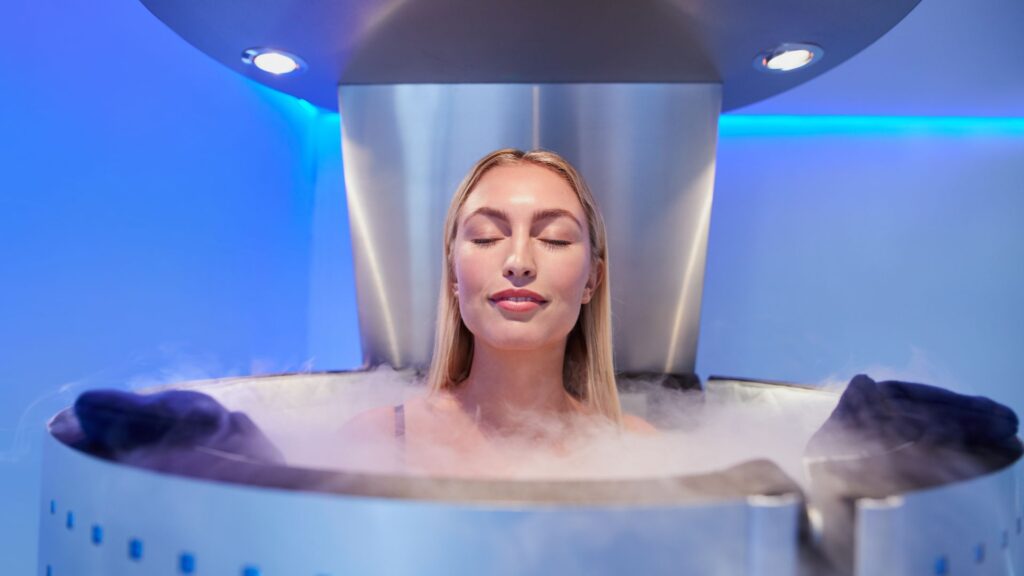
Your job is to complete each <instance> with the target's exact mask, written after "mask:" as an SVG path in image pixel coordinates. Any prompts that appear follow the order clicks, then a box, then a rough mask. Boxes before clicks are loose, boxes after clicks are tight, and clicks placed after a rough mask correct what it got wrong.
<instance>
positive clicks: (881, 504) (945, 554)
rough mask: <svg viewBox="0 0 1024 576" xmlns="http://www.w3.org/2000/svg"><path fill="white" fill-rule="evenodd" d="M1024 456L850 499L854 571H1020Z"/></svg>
mask: <svg viewBox="0 0 1024 576" xmlns="http://www.w3.org/2000/svg"><path fill="white" fill-rule="evenodd" d="M1022 497H1024V462H1022V461H1018V462H1017V463H1016V464H1014V465H1012V466H1009V467H1007V468H1005V469H1003V470H1001V471H999V472H994V473H991V474H987V475H985V476H982V477H979V478H974V479H972V480H967V481H964V482H958V483H955V484H950V485H947V486H941V487H939V488H933V489H930V490H921V491H918V492H911V493H908V494H904V495H901V496H897V497H891V498H886V499H881V500H868V499H862V500H859V501H858V502H857V512H856V514H857V516H856V527H855V530H856V555H855V559H854V568H855V574H856V576H874V575H876V574H891V575H892V576H910V575H912V574H936V575H940V576H941V575H944V574H977V575H993V576H995V575H1004V574H1005V575H1012V574H1022V573H1024V527H1022V522H1024V502H1022Z"/></svg>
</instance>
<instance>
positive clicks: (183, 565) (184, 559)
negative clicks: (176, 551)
mask: <svg viewBox="0 0 1024 576" xmlns="http://www.w3.org/2000/svg"><path fill="white" fill-rule="evenodd" d="M178 571H180V572H181V573H182V574H193V573H195V571H196V557H195V556H193V555H191V554H189V553H188V552H182V554H181V556H180V557H179V558H178Z"/></svg>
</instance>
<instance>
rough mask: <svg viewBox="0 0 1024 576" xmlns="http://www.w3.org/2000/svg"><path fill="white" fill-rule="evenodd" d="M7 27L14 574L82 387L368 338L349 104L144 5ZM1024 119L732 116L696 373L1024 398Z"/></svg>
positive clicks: (9, 490) (7, 439)
mask: <svg viewBox="0 0 1024 576" xmlns="http://www.w3.org/2000/svg"><path fill="white" fill-rule="evenodd" d="M926 3H927V0H926ZM933 4H934V3H933ZM922 6H924V4H923V5H922ZM916 13H917V12H915V14H916ZM913 16H914V15H913V14H912V17H913ZM0 33H2V35H3V37H4V38H5V40H6V42H5V44H6V45H7V46H15V47H17V52H16V57H15V58H10V59H7V61H6V63H5V66H6V68H5V71H4V74H2V75H0V129H2V132H0V134H2V135H0V137H2V141H0V142H2V149H0V152H2V154H0V262H2V264H3V266H2V268H0V511H2V513H0V574H24V573H31V572H32V571H33V569H34V562H35V551H34V546H35V539H36V506H37V502H36V501H37V499H38V493H37V489H36V485H37V483H38V474H39V469H38V466H39V451H38V444H39V442H38V440H39V437H40V435H41V428H42V425H43V423H44V422H45V420H46V418H47V417H48V416H50V415H52V414H53V412H55V411H56V410H57V409H59V408H60V407H62V406H65V405H67V404H68V403H69V402H71V401H72V400H73V398H74V396H75V395H76V394H77V393H78V392H80V391H81V390H83V389H85V388H89V387H97V386H122V387H123V386H133V385H139V384H142V383H147V382H152V381H154V380H157V381H162V380H174V379H178V378H194V377H203V376H223V375H229V374H251V373H265V372H277V371H294V370H303V369H306V368H314V369H324V368H348V367H353V366H356V365H358V364H359V361H360V352H359V345H358V340H357V334H356V315H355V314H356V312H355V300H354V296H353V285H352V278H351V257H350V253H349V246H348V232H347V223H346V215H345V211H344V203H343V193H342V190H341V188H340V182H341V178H340V156H339V149H338V146H339V143H338V141H339V134H338V118H337V115H334V114H326V113H321V112H318V111H317V110H315V109H313V108H311V107H309V106H308V105H305V104H304V103H302V102H299V101H297V100H295V99H293V98H290V97H287V96H283V95H281V94H278V93H275V92H272V91H269V90H267V89H264V88H262V87H260V86H259V85H257V84H254V83H252V82H250V81H248V80H245V79H243V78H241V77H239V76H237V75H235V74H233V73H231V72H229V71H227V70H226V69H223V68H222V67H220V66H219V65H218V64H216V63H214V62H212V61H211V60H209V59H208V58H207V57H205V56H204V55H202V54H201V53H199V52H198V51H196V50H194V49H193V48H191V47H190V46H188V45H187V44H185V43H184V42H182V41H180V40H179V39H178V38H177V37H176V36H174V35H173V33H171V32H170V31H169V30H167V29H166V28H165V27H164V26H163V25H162V24H161V23H159V22H158V21H157V20H156V19H155V18H153V17H152V16H151V15H150V14H149V13H148V12H146V11H145V9H144V8H143V7H142V6H141V4H139V3H138V2H130V1H129V2H118V3H106V4H103V5H102V6H101V7H97V5H96V4H95V3H87V2H84V1H81V0H64V1H61V2H57V1H56V0H31V1H30V0H10V1H8V2H7V3H5V14H4V18H0ZM883 40H884V39H883ZM73 48H88V50H82V51H80V52H76V51H74V50H72V49H73ZM855 60H856V59H855ZM854 62H855V61H851V62H850V64H854ZM842 68H843V67H842V66H841V67H840V68H838V69H837V70H836V71H834V72H835V73H838V72H839V71H840V70H841V69H842ZM830 74H833V73H830ZM827 76H828V75H826V76H825V77H822V80H825V79H826V77H827ZM1021 122H1022V121H1021V120H995V121H990V122H982V121H978V120H969V121H966V124H964V123H962V122H960V123H957V122H952V123H951V122H948V121H945V120H939V119H935V118H931V119H926V120H924V121H921V120H909V119H881V118H869V119H867V120H865V121H863V122H855V121H850V120H842V119H839V120H836V119H829V118H824V119H822V118H818V119H806V118H804V119H791V118H785V117H782V118H780V117H771V118H753V119H750V118H743V117H736V116H733V117H726V118H724V119H723V124H722V135H721V139H720V144H719V162H718V174H717V183H716V192H715V203H714V209H713V212H712V224H711V238H710V243H709V246H710V248H709V258H708V269H707V277H706V283H705V296H704V306H703V310H702V327H701V343H700V350H699V356H698V371H699V372H700V374H701V375H702V376H707V375H709V374H725V375H733V376H748V377H756V378H766V379H782V380H792V381H799V382H824V381H845V380H846V379H847V378H848V377H849V376H851V375H852V374H854V373H856V372H859V371H865V370H866V371H869V372H870V373H872V374H875V375H880V376H896V377H903V378H911V379H919V380H924V381H929V382H933V383H936V384H941V385H945V386H949V387H951V388H954V389H957V390H961V391H965V392H970V393H978V394H986V395H990V396H992V397H994V398H996V399H998V400H1001V401H1004V402H1006V403H1008V404H1010V405H1011V406H1013V407H1014V408H1015V409H1017V410H1018V412H1020V411H1022V410H1024V392H1022V391H1021V390H1022V389H1021V387H1020V386H1018V385H1017V384H1016V378H1017V370H1016V368H1017V360H1016V358H1017V357H1019V356H1020V354H1021V352H1022V351H1024V334H1022V329H1021V326H1024V304H1022V303H1021V301H1020V297H1019V295H1020V294H1022V293H1024V231H1022V230H1024V227H1022V226H1021V225H1020V223H1021V222H1022V221H1024V190H1022V184H1021V183H1024V162H1022V160H1024V129H1022V128H1021Z"/></svg>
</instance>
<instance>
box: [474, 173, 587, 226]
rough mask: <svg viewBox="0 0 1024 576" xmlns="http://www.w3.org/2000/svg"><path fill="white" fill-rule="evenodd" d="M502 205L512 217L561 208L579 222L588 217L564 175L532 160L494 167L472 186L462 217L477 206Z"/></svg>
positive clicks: (495, 206) (502, 208)
mask: <svg viewBox="0 0 1024 576" xmlns="http://www.w3.org/2000/svg"><path fill="white" fill-rule="evenodd" d="M483 206H487V207H491V208H499V209H501V210H504V211H506V212H508V213H509V214H510V215H511V216H512V217H516V216H517V215H519V216H522V215H524V214H525V215H527V217H529V214H532V213H533V212H534V211H536V210H547V209H552V208H561V209H563V210H568V211H569V212H571V213H572V214H574V215H575V216H576V218H577V219H578V220H579V221H580V222H584V221H585V216H584V214H583V206H582V205H581V204H580V201H579V198H578V197H577V196H576V193H575V192H574V191H573V189H572V187H571V186H570V185H569V183H568V182H566V181H565V179H564V178H562V176H561V175H559V174H558V173H556V172H554V171H553V170H550V169H548V168H544V167H541V166H536V165H533V164H517V165H512V166H497V167H495V168H491V169H490V170H488V171H487V173H486V174H484V175H483V177H482V178H480V180H479V181H478V182H477V183H476V186H474V187H473V190H472V191H471V192H470V193H469V196H468V197H467V198H466V201H465V203H464V204H463V205H462V209H461V210H460V220H461V219H462V218H464V217H465V215H466V214H471V213H472V212H473V211H474V210H476V209H477V208H480V207H483Z"/></svg>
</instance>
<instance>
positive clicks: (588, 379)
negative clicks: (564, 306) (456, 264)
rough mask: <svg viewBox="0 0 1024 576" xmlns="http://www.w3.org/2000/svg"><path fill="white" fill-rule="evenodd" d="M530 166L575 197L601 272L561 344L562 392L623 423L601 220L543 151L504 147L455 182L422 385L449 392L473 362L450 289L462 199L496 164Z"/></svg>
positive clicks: (572, 174) (563, 165)
mask: <svg viewBox="0 0 1024 576" xmlns="http://www.w3.org/2000/svg"><path fill="white" fill-rule="evenodd" d="M522 164H532V165H535V166H540V167H542V168H547V169H549V170H551V171H553V172H555V173H556V174H558V175H559V176H561V177H562V178H564V179H565V181H566V183H568V184H569V186H570V187H571V188H572V190H573V191H574V192H575V193H576V196H577V198H579V201H580V204H581V205H582V206H583V212H584V213H585V214H586V217H587V228H588V229H589V235H590V247H591V254H590V256H591V265H592V266H600V267H601V268H602V274H601V275H600V281H599V282H598V284H597V286H596V287H595V289H594V292H593V294H592V296H591V299H590V302H588V303H586V304H583V305H582V308H581V310H580V316H579V319H577V321H576V325H575V326H573V328H572V330H571V331H570V332H569V337H568V341H567V342H566V346H565V363H564V365H563V369H562V383H563V386H564V387H565V390H566V392H568V393H569V394H571V395H572V396H573V397H575V398H576V399H578V400H580V401H581V402H583V403H584V404H585V405H586V406H588V407H589V408H591V409H594V410H596V411H597V412H599V413H601V414H603V415H605V416H606V417H608V418H609V419H611V420H613V421H614V422H616V423H621V421H622V409H621V407H620V405H619V394H618V390H617V388H616V386H615V370H614V366H613V363H612V326H611V316H612V315H611V294H610V291H609V286H608V247H607V239H606V235H605V228H604V219H603V218H602V217H601V212H600V211H599V210H598V208H597V203H596V202H595V201H594V197H593V195H592V194H591V193H590V189H589V188H587V185H586V183H585V182H584V181H583V177H582V176H580V174H579V172H577V171H576V169H575V168H574V167H573V166H572V165H571V164H569V162H567V161H566V160H565V159H564V158H562V157H561V156H559V155H558V154H556V153H554V152H550V151H546V150H532V151H530V152H523V151H522V150H516V149H513V148H505V149H502V150H496V151H494V152H491V153H490V154H488V155H487V156H484V157H483V158H481V159H480V160H479V161H478V162H477V163H476V164H475V165H474V166H473V168H472V169H471V170H470V171H469V173H468V174H467V175H466V177H465V178H463V180H462V183H461V184H459V187H458V189H457V190H456V191H455V196H454V197H453V198H452V202H451V204H450V205H449V206H448V215H447V217H446V218H445V224H444V251H443V258H442V272H441V291H440V296H439V298H438V302H437V331H436V333H435V335H434V355H433V359H432V361H431V363H430V371H429V374H428V376H427V385H428V387H429V389H430V391H431V392H437V391H441V390H448V389H450V388H453V387H455V386H456V385H458V383H460V382H462V381H463V380H465V379H466V378H467V377H468V376H469V370H470V366H471V365H472V360H473V334H472V333H471V332H470V331H469V328H467V327H466V325H465V323H463V321H462V315H461V314H460V313H459V301H458V298H457V297H456V295H455V294H454V291H453V290H452V286H453V280H454V270H453V266H452V242H453V241H454V240H455V237H456V235H457V234H458V216H459V211H460V210H461V209H462V205H463V204H464V203H465V202H466V198H467V197H468V196H469V194H470V193H471V192H472V191H473V188H474V187H475V186H476V184H477V183H478V182H479V181H480V179H481V178H482V177H483V175H484V174H486V173H487V171H489V170H490V169H491V168H494V167H496V166H510V165H522Z"/></svg>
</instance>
